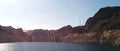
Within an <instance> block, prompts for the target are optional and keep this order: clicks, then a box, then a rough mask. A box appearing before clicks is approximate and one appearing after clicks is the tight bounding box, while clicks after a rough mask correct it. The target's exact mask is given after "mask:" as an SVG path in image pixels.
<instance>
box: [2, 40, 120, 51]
mask: <svg viewBox="0 0 120 51" xmlns="http://www.w3.org/2000/svg"><path fill="white" fill-rule="evenodd" d="M0 51H120V47H113V46H110V45H98V44H73V43H56V42H24V43H1V44H0Z"/></svg>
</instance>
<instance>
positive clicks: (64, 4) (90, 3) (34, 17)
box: [0, 0, 120, 30]
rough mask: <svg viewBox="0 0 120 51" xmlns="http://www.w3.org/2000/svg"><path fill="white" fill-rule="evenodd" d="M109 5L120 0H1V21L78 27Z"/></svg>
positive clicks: (17, 24)
mask: <svg viewBox="0 0 120 51" xmlns="http://www.w3.org/2000/svg"><path fill="white" fill-rule="evenodd" d="M106 6H120V0H0V25H2V26H12V27H14V28H23V29H24V30H32V29H59V28H61V27H63V26H66V25H71V26H73V27H75V26H80V25H84V24H85V22H86V20H87V19H88V18H89V17H92V16H94V14H95V13H96V12H97V11H98V10H99V9H100V8H102V7H106Z"/></svg>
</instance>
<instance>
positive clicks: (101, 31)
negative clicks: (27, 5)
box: [0, 6, 120, 45]
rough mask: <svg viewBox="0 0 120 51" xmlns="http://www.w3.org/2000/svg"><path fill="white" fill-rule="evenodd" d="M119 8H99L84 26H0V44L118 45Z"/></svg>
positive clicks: (119, 32)
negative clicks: (41, 27)
mask: <svg viewBox="0 0 120 51" xmlns="http://www.w3.org/2000/svg"><path fill="white" fill-rule="evenodd" d="M119 34H120V7H119V6H115V7H104V8H101V9H100V10H99V11H98V12H97V13H96V14H95V15H94V16H93V17H90V18H89V19H88V20H87V22H86V24H85V26H76V27H72V26H70V25H67V26H64V27H62V28H60V29H58V30H43V29H36V30H29V31H27V32H23V30H22V29H21V28H19V29H15V28H13V27H10V26H8V27H4V26H0V42H72V43H106V44H113V45H120V35H119Z"/></svg>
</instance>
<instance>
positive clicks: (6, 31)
mask: <svg viewBox="0 0 120 51" xmlns="http://www.w3.org/2000/svg"><path fill="white" fill-rule="evenodd" d="M28 41H29V36H28V35H27V34H25V33H24V32H23V30H22V29H21V28H19V29H14V28H13V27H11V26H8V27H5V26H0V42H28Z"/></svg>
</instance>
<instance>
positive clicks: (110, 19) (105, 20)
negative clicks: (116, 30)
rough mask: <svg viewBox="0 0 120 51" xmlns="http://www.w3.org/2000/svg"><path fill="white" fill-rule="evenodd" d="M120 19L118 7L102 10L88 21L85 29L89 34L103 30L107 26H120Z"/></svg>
mask: <svg viewBox="0 0 120 51" xmlns="http://www.w3.org/2000/svg"><path fill="white" fill-rule="evenodd" d="M116 19H117V20H116ZM119 19H120V7H117V6H116V7H105V8H101V9H100V10H99V11H98V12H97V13H96V14H95V15H94V16H93V17H91V18H89V19H88V20H87V22H86V25H85V26H86V28H85V29H86V30H87V31H88V32H97V31H100V30H103V29H102V28H104V26H107V25H106V24H113V23H116V24H119V23H118V22H119ZM116 24H115V25H116ZM116 26H118V25H116Z"/></svg>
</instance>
